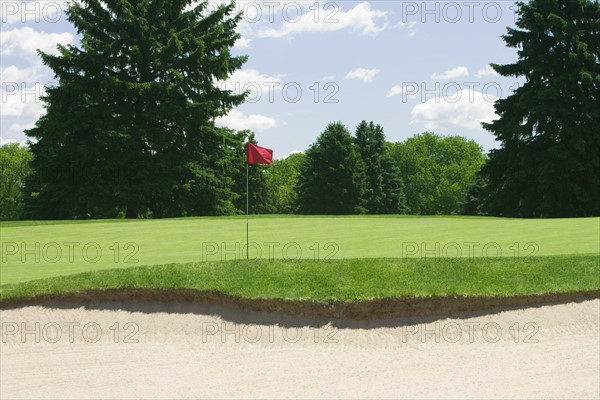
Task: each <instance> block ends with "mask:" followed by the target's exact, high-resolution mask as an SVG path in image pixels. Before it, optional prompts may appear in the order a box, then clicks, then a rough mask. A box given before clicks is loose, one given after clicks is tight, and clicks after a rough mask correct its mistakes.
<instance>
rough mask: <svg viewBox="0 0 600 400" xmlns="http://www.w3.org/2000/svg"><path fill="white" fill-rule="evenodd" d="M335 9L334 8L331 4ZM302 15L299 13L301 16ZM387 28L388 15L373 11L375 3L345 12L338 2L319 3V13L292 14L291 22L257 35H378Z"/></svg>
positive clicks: (361, 5) (275, 36)
mask: <svg viewBox="0 0 600 400" xmlns="http://www.w3.org/2000/svg"><path fill="white" fill-rule="evenodd" d="M332 4H333V5H334V7H331V5H332ZM298 14H299V13H298ZM386 27H387V12H386V11H380V10H372V9H371V4H369V3H368V2H363V3H360V4H357V5H356V6H355V7H354V8H352V9H350V10H348V11H343V10H341V9H340V8H339V6H338V5H337V4H336V3H331V2H325V3H319V13H318V14H317V15H316V14H315V12H314V11H312V10H308V12H303V13H302V14H301V16H300V17H298V18H296V17H295V14H294V13H293V11H292V10H291V9H290V11H289V12H288V20H287V21H285V22H284V23H283V25H282V26H281V27H280V28H278V29H275V28H266V29H261V30H259V31H258V32H257V34H258V36H259V37H270V38H282V37H286V36H287V37H293V36H294V35H295V34H299V33H304V32H334V31H339V30H342V29H347V28H351V29H354V30H357V31H359V32H360V33H361V34H363V35H369V34H370V35H376V34H378V33H379V32H381V31H382V30H384V29H385V28H386Z"/></svg>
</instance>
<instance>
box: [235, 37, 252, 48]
mask: <svg viewBox="0 0 600 400" xmlns="http://www.w3.org/2000/svg"><path fill="white" fill-rule="evenodd" d="M250 42H252V39H248V38H245V37H241V38H239V39H238V40H236V41H235V45H234V46H233V47H234V48H236V49H247V48H249V47H250Z"/></svg>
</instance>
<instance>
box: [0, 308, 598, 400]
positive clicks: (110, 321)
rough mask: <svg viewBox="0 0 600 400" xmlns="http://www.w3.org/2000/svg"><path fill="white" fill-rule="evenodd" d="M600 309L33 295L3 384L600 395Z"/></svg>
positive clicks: (2, 347) (23, 393) (4, 391)
mask: <svg viewBox="0 0 600 400" xmlns="http://www.w3.org/2000/svg"><path fill="white" fill-rule="evenodd" d="M599 319H600V300H592V301H586V302H582V303H571V304H564V305H555V306H545V307H539V308H530V309H524V310H518V311H505V312H501V313H496V314H489V315H475V314H470V315H468V316H465V318H462V319H441V320H432V319H429V320H419V319H404V320H400V319H396V320H387V321H366V322H365V321H363V322H353V321H323V320H318V319H310V318H301V317H291V316H283V315H276V314H265V313H251V312H243V311H239V310H236V309H232V308H225V307H217V306H208V305H192V304H189V303H186V304H184V303H179V304H175V303H172V304H168V305H161V304H157V303H154V304H148V303H138V304H135V303H127V304H110V303H106V304H100V305H96V306H95V308H94V309H91V310H90V309H84V308H83V307H80V308H76V307H74V306H69V305H68V304H61V305H58V307H57V308H42V307H25V308H20V309H14V310H4V311H0V321H1V323H2V341H1V342H0V356H1V357H0V384H1V389H0V397H1V398H2V399H9V398H40V399H41V398H64V399H68V398H232V397H233V398H298V397H300V398H315V397H327V398H544V399H548V398H578V399H584V398H593V399H598V398H600V334H599V328H600V321H599ZM117 324H118V325H117ZM98 328H99V329H100V330H101V333H100V331H99V330H98ZM23 329H27V330H28V332H27V333H26V334H25V335H22V333H23ZM59 333H60V337H59V336H58V334H59ZM117 333H118V335H117ZM127 334H130V337H129V338H127V340H126V337H125V336H126V335H127ZM96 339H97V341H96ZM38 341H39V342H38ZM136 341H137V342H136Z"/></svg>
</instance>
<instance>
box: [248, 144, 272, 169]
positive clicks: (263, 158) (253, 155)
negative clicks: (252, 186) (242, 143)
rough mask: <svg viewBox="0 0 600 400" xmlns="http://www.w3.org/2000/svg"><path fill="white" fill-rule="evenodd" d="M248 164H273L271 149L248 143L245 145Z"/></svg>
mask: <svg viewBox="0 0 600 400" xmlns="http://www.w3.org/2000/svg"><path fill="white" fill-rule="evenodd" d="M246 154H247V155H248V164H273V150H271V149H266V148H264V147H260V146H257V145H255V144H253V143H248V145H247V147H246Z"/></svg>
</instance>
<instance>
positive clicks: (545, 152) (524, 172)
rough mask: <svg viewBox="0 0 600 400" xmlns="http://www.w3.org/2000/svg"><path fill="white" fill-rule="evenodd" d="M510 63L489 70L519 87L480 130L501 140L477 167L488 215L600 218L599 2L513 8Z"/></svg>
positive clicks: (540, 0)
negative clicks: (514, 56)
mask: <svg viewBox="0 0 600 400" xmlns="http://www.w3.org/2000/svg"><path fill="white" fill-rule="evenodd" d="M518 5H519V9H518V11H517V13H518V19H517V22H516V26H517V28H516V29H513V28H509V29H508V33H507V34H506V35H504V36H503V39H504V41H505V42H506V44H507V45H508V46H509V47H515V48H518V49H519V50H518V57H519V59H518V61H517V62H516V63H514V64H507V65H498V64H492V67H493V68H494V69H495V70H496V71H497V72H498V73H499V74H500V75H502V76H513V77H523V78H525V84H524V85H523V86H521V87H519V88H518V89H517V90H516V91H515V92H514V93H513V94H512V95H510V96H509V97H507V98H506V99H501V100H498V101H497V102H496V104H495V109H496V113H497V114H498V115H499V118H498V119H496V120H494V121H493V122H492V123H489V124H484V127H485V128H486V129H488V130H489V131H490V132H492V133H493V134H494V135H495V136H496V138H497V140H498V141H499V142H500V143H501V148H500V149H498V150H494V151H492V152H491V153H490V160H489V162H488V163H487V165H486V167H485V168H484V171H483V173H484V175H485V178H486V180H487V181H488V190H489V191H490V192H489V196H488V198H489V200H488V201H487V204H486V208H487V210H488V211H489V212H490V213H491V214H495V215H505V216H517V217H560V216H563V217H566V216H590V215H599V214H600V131H599V130H598V123H599V122H600V3H599V2H598V1H592V0H563V1H560V0H532V1H530V2H528V3H518Z"/></svg>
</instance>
